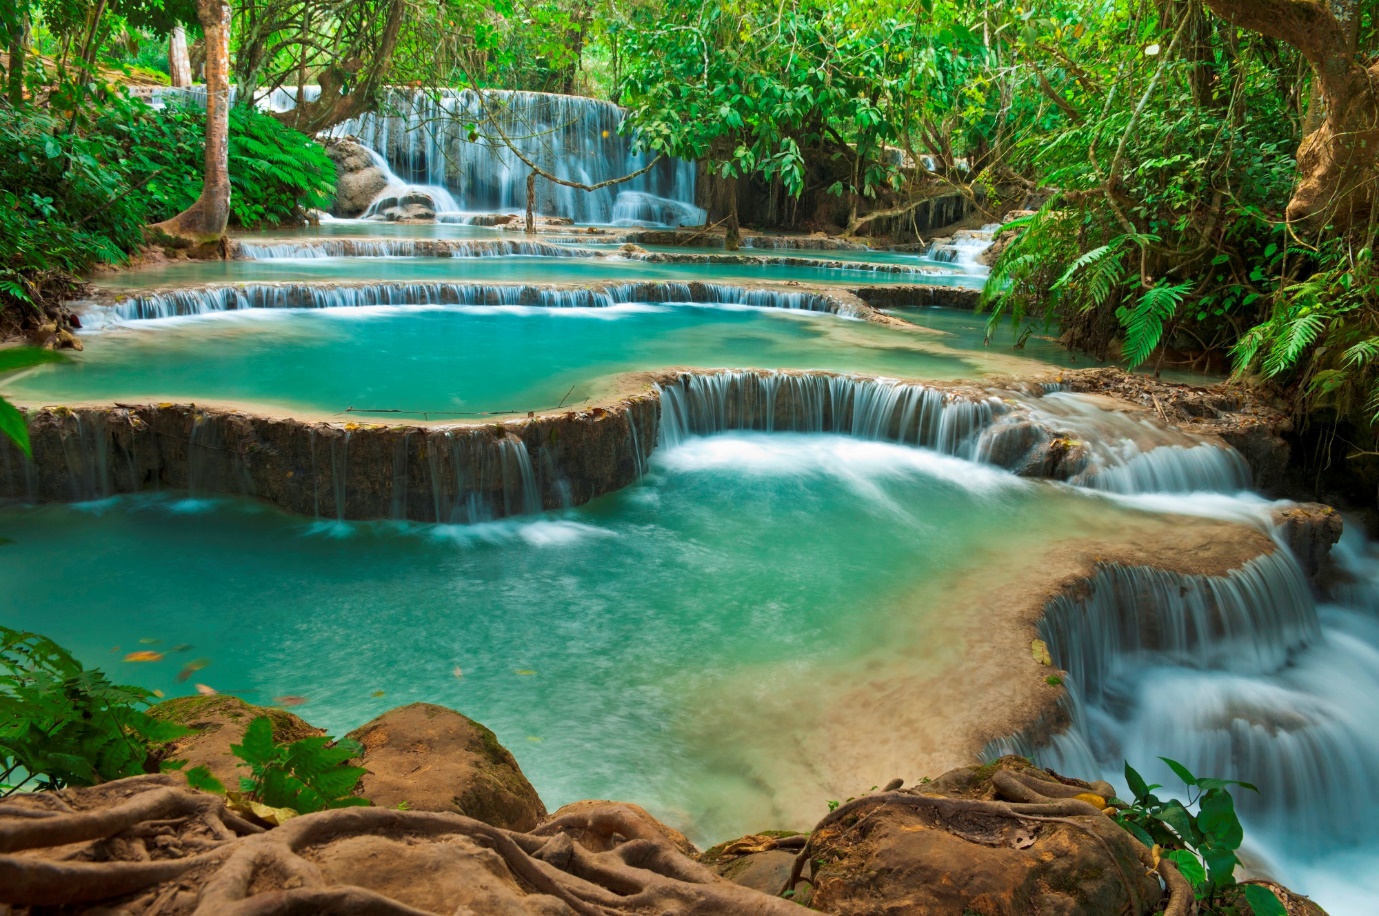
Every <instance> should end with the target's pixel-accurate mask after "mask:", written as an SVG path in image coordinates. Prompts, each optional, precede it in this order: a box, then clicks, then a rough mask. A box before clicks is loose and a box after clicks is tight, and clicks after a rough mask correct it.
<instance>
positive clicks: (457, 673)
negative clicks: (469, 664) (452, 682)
mask: <svg viewBox="0 0 1379 916" xmlns="http://www.w3.org/2000/svg"><path fill="white" fill-rule="evenodd" d="M450 673H451V674H453V675H455V677H464V670H463V669H461V668H460V666H459V665H456V666H455V670H454V671H452V672H450Z"/></svg>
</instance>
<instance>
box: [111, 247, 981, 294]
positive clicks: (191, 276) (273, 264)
mask: <svg viewBox="0 0 1379 916" xmlns="http://www.w3.org/2000/svg"><path fill="white" fill-rule="evenodd" d="M698 253H701V254H702V253H703V252H698ZM823 253H824V254H829V253H830V252H823ZM352 280H370V281H390V280H394V281H419V282H422V281H477V282H523V283H595V282H599V281H605V280H611V281H635V280H654V281H667V282H673V281H682V282H683V281H691V280H703V281H714V282H717V281H736V282H741V281H791V280H793V281H796V282H799V283H808V284H815V285H820V284H824V285H838V286H859V285H863V286H870V285H877V284H893V283H923V284H927V285H937V286H954V287H969V288H970V287H972V286H973V285H977V286H980V280H976V281H974V279H973V278H972V277H970V276H968V275H966V274H961V273H957V272H945V273H933V274H896V273H888V272H884V271H874V270H867V269H865V265H864V264H860V263H859V269H857V270H836V269H831V268H816V267H796V266H789V265H781V264H766V265H756V264H674V263H659V262H647V261H637V260H627V259H624V258H549V257H529V256H521V255H511V256H501V257H499V256H494V257H482V258H349V257H344V258H300V259H297V258H271V259H265V260H250V261H174V262H169V263H164V264H158V265H153V266H149V267H143V268H139V269H137V270H128V271H121V272H120V273H114V274H108V275H105V276H102V277H101V278H100V285H101V286H104V287H107V288H109V289H116V290H125V289H144V288H149V287H185V286H196V285H199V284H204V283H255V282H272V281H309V282H320V283H327V282H344V281H352Z"/></svg>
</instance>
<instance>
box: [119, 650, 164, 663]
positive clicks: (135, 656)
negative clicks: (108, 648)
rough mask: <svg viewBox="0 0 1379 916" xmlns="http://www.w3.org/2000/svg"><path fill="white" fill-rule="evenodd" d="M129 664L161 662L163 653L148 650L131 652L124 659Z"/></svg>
mask: <svg viewBox="0 0 1379 916" xmlns="http://www.w3.org/2000/svg"><path fill="white" fill-rule="evenodd" d="M124 660H125V661H127V662H161V661H162V660H163V653H162V652H151V651H149V650H148V649H140V650H139V651H138V652H131V653H129V654H128V655H126V656H125V657H124Z"/></svg>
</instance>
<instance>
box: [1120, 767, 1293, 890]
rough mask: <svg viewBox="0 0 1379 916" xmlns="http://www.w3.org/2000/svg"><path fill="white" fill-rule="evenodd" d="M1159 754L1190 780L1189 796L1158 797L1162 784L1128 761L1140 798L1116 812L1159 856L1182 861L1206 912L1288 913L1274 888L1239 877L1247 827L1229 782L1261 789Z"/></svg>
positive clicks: (1128, 778)
mask: <svg viewBox="0 0 1379 916" xmlns="http://www.w3.org/2000/svg"><path fill="white" fill-rule="evenodd" d="M1159 759H1160V760H1162V761H1163V762H1164V763H1165V764H1167V765H1168V767H1169V769H1171V770H1172V771H1173V773H1174V774H1175V775H1176V776H1177V777H1178V778H1179V779H1181V780H1182V781H1183V782H1184V783H1185V784H1186V786H1187V790H1188V792H1187V795H1188V797H1187V801H1185V802H1184V801H1180V800H1178V799H1176V798H1168V799H1161V798H1159V797H1158V796H1157V795H1155V794H1154V790H1155V789H1160V788H1163V787H1162V786H1159V785H1149V784H1147V783H1146V782H1145V781H1144V778H1143V777H1142V776H1140V774H1139V773H1138V772H1137V771H1136V770H1135V768H1134V767H1132V766H1130V764H1129V763H1126V764H1125V781H1126V783H1127V784H1128V785H1129V787H1130V791H1131V792H1133V793H1134V794H1135V800H1134V802H1133V803H1132V804H1130V805H1127V806H1126V807H1124V808H1122V809H1121V810H1120V811H1119V812H1118V813H1117V814H1116V815H1115V819H1116V821H1117V822H1118V823H1119V824H1120V825H1121V826H1122V827H1124V828H1125V829H1126V830H1128V831H1129V832H1130V833H1131V834H1132V835H1133V836H1134V837H1135V838H1136V839H1138V840H1139V841H1140V842H1141V843H1144V844H1145V845H1146V846H1148V847H1150V848H1151V849H1153V850H1155V851H1156V852H1157V853H1158V854H1159V855H1160V857H1162V858H1164V859H1169V860H1171V861H1172V862H1173V863H1174V864H1175V865H1177V866H1178V870H1179V871H1180V872H1181V873H1182V875H1183V877H1184V878H1186V879H1187V880H1188V882H1189V883H1191V884H1192V886H1193V889H1194V891H1195V892H1196V894H1197V899H1198V901H1199V902H1200V904H1201V907H1202V912H1204V913H1213V914H1220V916H1236V914H1241V916H1244V914H1253V916H1287V911H1286V910H1285V909H1284V907H1283V904H1282V903H1280V902H1279V900H1278V898H1277V897H1276V896H1275V895H1274V892H1273V891H1271V890H1269V888H1267V887H1264V886H1262V885H1258V884H1240V883H1237V882H1236V880H1235V867H1236V866H1237V865H1239V864H1240V859H1239V858H1238V857H1237V856H1236V851H1237V850H1238V849H1240V844H1241V843H1242V842H1244V839H1245V831H1244V828H1242V827H1241V825H1240V818H1239V817H1238V816H1237V815H1236V813H1235V799H1234V798H1232V797H1231V793H1230V787H1231V786H1239V787H1240V788H1242V789H1248V790H1249V791H1251V792H1257V791H1259V790H1258V789H1257V788H1255V787H1254V786H1253V785H1251V784H1250V783H1247V782H1240V781H1238V780H1233V779H1212V778H1208V777H1198V776H1194V775H1193V774H1192V772H1191V771H1190V770H1188V768H1187V767H1185V766H1183V765H1182V764H1181V763H1178V762H1177V761H1176V760H1169V759H1168V758H1167V757H1160V758H1159ZM1193 809H1196V813H1194V811H1193ZM1242 904H1244V906H1242Z"/></svg>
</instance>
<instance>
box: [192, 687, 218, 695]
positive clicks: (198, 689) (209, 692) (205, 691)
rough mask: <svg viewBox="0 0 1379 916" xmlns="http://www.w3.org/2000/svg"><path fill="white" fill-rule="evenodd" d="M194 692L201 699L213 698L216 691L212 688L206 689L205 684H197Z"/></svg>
mask: <svg viewBox="0 0 1379 916" xmlns="http://www.w3.org/2000/svg"><path fill="white" fill-rule="evenodd" d="M196 692H197V693H199V694H201V695H202V696H203V697H213V696H215V695H216V689H215V688H214V687H207V686H206V685H205V684H197V685H196Z"/></svg>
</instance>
